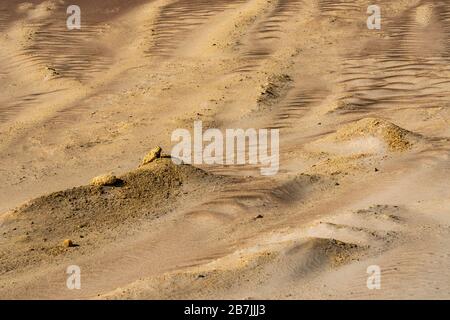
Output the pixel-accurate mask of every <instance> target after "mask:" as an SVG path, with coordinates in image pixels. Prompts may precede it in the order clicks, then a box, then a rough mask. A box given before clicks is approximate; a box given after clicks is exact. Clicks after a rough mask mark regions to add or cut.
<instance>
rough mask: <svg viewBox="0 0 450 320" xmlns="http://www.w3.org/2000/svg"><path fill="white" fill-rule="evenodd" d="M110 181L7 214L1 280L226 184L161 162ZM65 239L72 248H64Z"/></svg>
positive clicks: (168, 161)
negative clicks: (16, 270)
mask: <svg viewBox="0 0 450 320" xmlns="http://www.w3.org/2000/svg"><path fill="white" fill-rule="evenodd" d="M106 178H107V179H106ZM111 179H112V178H111V177H110V176H100V178H98V179H94V180H95V182H96V183H91V184H89V185H86V186H80V187H76V188H72V189H68V190H64V191H59V192H55V193H52V194H49V195H45V196H42V197H39V198H37V199H34V200H31V201H30V202H28V203H26V204H24V205H23V206H21V207H19V208H18V209H15V210H14V211H12V212H10V213H8V214H7V215H6V218H5V219H4V222H3V224H2V225H1V226H0V232H1V234H2V240H1V241H0V252H2V253H4V254H3V255H2V258H0V274H1V273H3V272H8V271H11V270H13V269H15V268H17V267H25V266H28V265H31V264H33V263H34V262H39V261H42V260H46V259H50V258H51V257H54V256H56V255H59V254H61V253H63V252H66V251H68V250H78V249H79V248H82V249H83V248H84V247H89V246H90V245H92V244H93V243H99V242H101V241H102V239H103V240H105V239H107V238H108V237H110V235H111V237H112V238H115V237H116V236H117V235H118V234H120V233H121V231H123V230H122V229H124V228H126V226H127V225H130V223H133V222H137V221H139V219H155V218H159V217H161V216H163V215H164V214H166V213H167V212H169V211H170V210H172V209H174V208H175V207H176V205H177V201H178V200H180V199H181V198H183V201H187V200H186V199H189V197H190V196H192V197H195V195H196V194H197V196H198V194H199V193H204V192H205V191H206V190H207V188H208V186H209V185H210V183H213V182H215V181H218V180H220V179H221V178H220V177H217V176H213V175H210V174H208V173H206V172H205V171H203V170H200V169H197V168H195V167H192V166H190V165H176V164H174V163H173V162H172V160H171V159H170V158H157V159H154V161H152V162H151V163H148V164H146V165H142V166H140V167H139V169H136V170H133V171H131V172H128V173H126V174H124V175H122V176H118V177H117V178H116V177H114V179H113V180H114V183H112V182H113V181H112V180H111ZM106 180H107V181H106ZM119 182H120V183H119ZM183 203H185V202H183ZM124 230H125V229H124ZM65 239H71V240H70V241H71V245H64V243H65V242H64V240H65Z"/></svg>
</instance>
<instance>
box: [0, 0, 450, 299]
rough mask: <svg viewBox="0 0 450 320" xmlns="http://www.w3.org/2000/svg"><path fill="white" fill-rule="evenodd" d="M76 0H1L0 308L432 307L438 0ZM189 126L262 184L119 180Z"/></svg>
mask: <svg viewBox="0 0 450 320" xmlns="http://www.w3.org/2000/svg"><path fill="white" fill-rule="evenodd" d="M76 2H77V4H78V5H79V6H80V8H81V21H82V28H81V30H68V29H67V27H66V19H67V14H66V9H67V6H68V5H69V4H72V3H69V1H65V0H47V1H37V0H30V1H29V2H23V1H18V0H2V1H1V2H0V212H2V214H0V298H2V299H10V298H12V299H27V298H31V299H136V298H137V299H179V298H187V299H222V298H231V299H258V298H260V299H385V298H387V299H395V298H398V299H410V298H419V299H431V298H437V299H444V298H446V299H448V298H450V274H449V270H450V188H449V187H450V161H449V154H450V153H449V151H450V102H449V101H450V99H449V98H450V64H449V62H450V3H448V1H444V0H442V1H439V0H435V1H427V0H380V1H377V4H378V5H379V6H380V8H381V14H382V20H381V23H382V24H381V29H380V30H377V29H373V30H369V29H368V27H367V24H366V21H367V18H368V17H369V15H370V14H368V13H367V7H368V5H370V4H372V3H369V2H368V1H362V0H247V1H244V0H214V1H213V0H210V1H207V0H129V1H120V0H102V1H100V0H89V1H88V0H77V1H76ZM196 120H201V121H203V126H204V128H205V129H206V128H218V129H220V130H223V131H224V130H225V129H227V128H233V129H234V128H244V129H246V128H257V129H261V128H269V129H279V130H280V169H279V172H278V174H277V175H274V176H262V175H261V174H260V170H259V168H258V166H248V165H244V166H242V165H241V166H239V165H235V166H218V165H215V166H209V165H206V164H203V165H196V166H195V167H192V166H190V165H186V164H185V165H181V166H177V165H175V164H173V163H172V161H171V160H170V159H168V158H160V159H157V160H156V161H154V162H152V163H150V164H148V165H145V166H142V167H139V165H140V163H141V160H142V158H143V157H144V156H145V155H146V154H147V152H148V151H150V150H151V149H152V148H154V147H155V146H161V147H162V149H163V152H165V153H166V154H167V153H170V150H171V148H172V146H173V142H172V141H171V134H172V132H173V131H174V130H175V129H177V128H185V129H189V130H191V129H192V127H193V124H194V121H196ZM106 173H112V174H114V175H117V176H118V177H119V178H120V179H121V181H122V183H121V184H118V185H115V186H109V187H108V186H105V187H95V186H91V185H90V181H91V179H92V178H93V177H96V176H99V175H102V174H106ZM64 239H71V240H72V241H73V243H74V244H76V246H74V247H68V248H66V247H64V246H63V245H62V243H63V240H64ZM71 265H76V266H79V267H80V268H81V289H79V290H69V289H68V288H67V285H66V280H67V278H68V274H67V273H66V270H67V268H68V266H71ZM370 266H379V268H380V270H381V283H380V284H381V288H380V289H374V290H369V289H368V287H367V280H368V277H369V276H370V275H369V274H368V273H367V270H368V268H369V267H370Z"/></svg>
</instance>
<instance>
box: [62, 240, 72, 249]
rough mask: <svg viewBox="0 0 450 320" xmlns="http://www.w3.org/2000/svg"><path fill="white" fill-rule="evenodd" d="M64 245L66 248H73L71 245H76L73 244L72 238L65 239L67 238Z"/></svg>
mask: <svg viewBox="0 0 450 320" xmlns="http://www.w3.org/2000/svg"><path fill="white" fill-rule="evenodd" d="M63 246H64V247H65V248H71V247H74V244H73V242H72V240H70V239H65V240H64V241H63Z"/></svg>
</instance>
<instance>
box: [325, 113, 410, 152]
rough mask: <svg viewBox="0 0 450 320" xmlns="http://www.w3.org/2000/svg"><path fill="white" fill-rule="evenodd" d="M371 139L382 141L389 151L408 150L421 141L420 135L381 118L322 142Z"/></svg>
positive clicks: (349, 127)
mask: <svg viewBox="0 0 450 320" xmlns="http://www.w3.org/2000/svg"><path fill="white" fill-rule="evenodd" d="M371 137H372V138H376V139H378V140H380V141H382V142H383V143H384V144H385V145H386V146H387V149H388V150H389V151H405V150H408V149H410V148H411V147H412V146H413V145H414V143H416V142H417V141H418V140H419V135H417V134H415V133H412V132H410V131H408V130H405V129H403V128H400V127H399V126H397V125H395V124H393V123H391V122H389V121H386V120H383V119H379V118H364V119H361V120H359V121H356V122H353V123H350V124H348V125H346V126H344V127H342V128H341V129H339V130H337V131H336V132H335V133H333V134H331V135H329V136H327V137H326V138H324V139H322V142H336V143H339V142H348V141H351V140H356V139H361V138H371Z"/></svg>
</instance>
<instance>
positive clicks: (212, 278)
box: [100, 238, 364, 299]
mask: <svg viewBox="0 0 450 320" xmlns="http://www.w3.org/2000/svg"><path fill="white" fill-rule="evenodd" d="M363 250H364V248H361V247H359V246H357V245H355V244H351V243H345V242H341V241H338V240H335V239H319V238H311V239H303V240H301V241H298V242H294V243H291V242H287V243H283V244H281V246H275V247H270V246H269V247H262V248H260V247H252V248H247V249H244V250H239V251H236V252H234V253H232V254H229V255H227V256H224V257H222V258H219V259H217V260H214V261H212V262H210V263H207V264H204V265H200V266H198V267H193V268H188V269H185V270H180V271H175V272H168V273H165V274H164V275H161V276H157V277H150V278H146V279H142V280H138V281H136V282H134V283H132V284H131V285H129V286H127V287H125V288H119V289H117V290H114V291H113V292H110V293H108V294H105V295H103V296H101V297H100V298H101V299H130V298H132V299H155V298H161V297H162V298H163V299H167V298H171V299H174V298H175V299H202V298H204V297H207V296H208V295H209V294H210V292H214V293H215V295H216V298H220V299H224V298H225V299H226V298H229V297H231V296H232V295H233V293H234V292H236V290H238V291H239V292H241V294H245V295H247V296H252V297H254V296H257V297H258V298H266V297H268V296H270V295H271V294H273V291H276V290H277V288H276V286H277V285H276V283H277V281H281V279H284V280H286V279H291V280H292V282H293V283H301V281H304V280H305V279H307V278H308V277H309V276H312V275H314V274H317V272H321V271H325V270H327V269H329V268H332V269H334V268H338V267H340V266H342V265H344V264H346V263H348V262H349V261H351V260H352V259H354V258H356V257H358V256H359V255H360V254H361V253H362V252H363ZM274 286H275V287H274Z"/></svg>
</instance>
